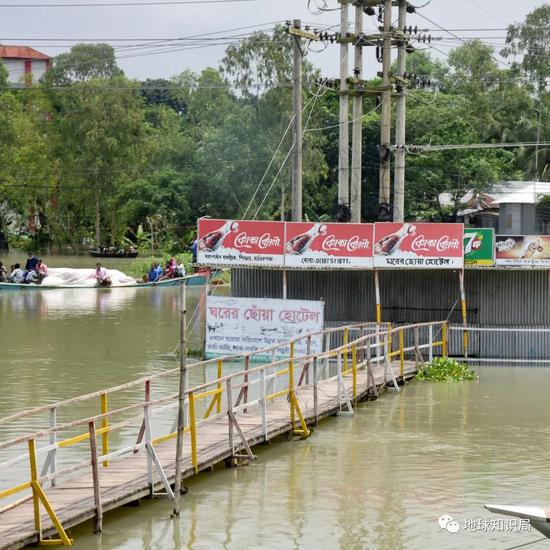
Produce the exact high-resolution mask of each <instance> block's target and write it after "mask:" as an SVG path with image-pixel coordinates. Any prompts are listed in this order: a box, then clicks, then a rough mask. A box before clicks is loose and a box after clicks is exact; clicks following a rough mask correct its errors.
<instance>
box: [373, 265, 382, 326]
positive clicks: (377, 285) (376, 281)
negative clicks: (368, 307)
mask: <svg viewBox="0 0 550 550" xmlns="http://www.w3.org/2000/svg"><path fill="white" fill-rule="evenodd" d="M374 296H375V299H376V323H377V324H378V325H379V324H380V323H381V322H382V304H381V303H380V280H379V278H378V271H376V269H375V270H374Z"/></svg>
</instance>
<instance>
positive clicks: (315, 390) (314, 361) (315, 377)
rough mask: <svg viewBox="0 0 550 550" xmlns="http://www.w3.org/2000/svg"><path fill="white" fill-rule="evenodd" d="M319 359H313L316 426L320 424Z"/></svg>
mask: <svg viewBox="0 0 550 550" xmlns="http://www.w3.org/2000/svg"><path fill="white" fill-rule="evenodd" d="M317 389H318V388H317V357H314V358H313V414H314V416H315V424H317V423H318V422H319V395H318V392H317Z"/></svg>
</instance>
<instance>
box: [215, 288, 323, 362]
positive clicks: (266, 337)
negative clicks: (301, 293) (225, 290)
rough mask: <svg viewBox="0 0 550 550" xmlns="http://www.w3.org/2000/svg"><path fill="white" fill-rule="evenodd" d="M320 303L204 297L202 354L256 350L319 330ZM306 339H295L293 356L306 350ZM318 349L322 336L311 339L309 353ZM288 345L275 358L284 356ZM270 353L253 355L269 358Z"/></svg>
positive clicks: (321, 309) (320, 318)
mask: <svg viewBox="0 0 550 550" xmlns="http://www.w3.org/2000/svg"><path fill="white" fill-rule="evenodd" d="M323 317H324V302H315V301H309V300H277V299H272V298H269V299H268V298H230V297H226V296H208V298H207V301H206V349H205V353H206V357H208V358H212V357H221V356H224V355H232V354H239V353H247V352H252V351H257V350H259V349H262V348H268V347H271V346H273V345H275V344H277V343H282V342H287V341H288V340H291V339H293V338H297V337H299V336H301V335H305V334H308V333H311V332H318V331H320V330H322V329H323ZM306 341H307V339H306V338H304V339H303V340H301V341H299V342H296V344H295V348H294V353H295V355H296V356H299V355H305V354H306V352H307V347H306V346H307V342H306ZM321 351H322V336H321V335H319V336H316V337H313V338H312V339H311V353H320V352H321ZM288 353H289V349H288V346H286V347H285V348H280V349H279V350H277V353H276V355H275V357H276V358H282V357H288ZM271 357H272V355H271V353H269V354H266V355H264V356H260V355H258V356H255V357H254V358H255V359H261V360H265V359H270V358H271Z"/></svg>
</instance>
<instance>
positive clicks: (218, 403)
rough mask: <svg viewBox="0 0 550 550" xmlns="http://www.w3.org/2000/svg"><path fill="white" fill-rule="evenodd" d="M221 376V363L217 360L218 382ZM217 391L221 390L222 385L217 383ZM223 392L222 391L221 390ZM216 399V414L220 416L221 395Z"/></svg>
mask: <svg viewBox="0 0 550 550" xmlns="http://www.w3.org/2000/svg"><path fill="white" fill-rule="evenodd" d="M222 376H223V361H222V360H221V359H218V380H219V379H220V378H221V377H222ZM217 387H218V389H219V390H222V383H221V382H218V386H217ZM222 391H223V390H222ZM216 399H217V400H218V402H217V404H216V412H217V413H218V414H220V413H221V412H222V394H221V393H219V394H218V395H217V396H216Z"/></svg>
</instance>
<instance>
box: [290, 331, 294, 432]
mask: <svg viewBox="0 0 550 550" xmlns="http://www.w3.org/2000/svg"><path fill="white" fill-rule="evenodd" d="M288 394H289V396H291V397H292V395H293V394H294V341H291V342H290V351H289V357H288ZM294 422H295V417H294V406H293V404H292V399H290V424H291V426H292V429H294Z"/></svg>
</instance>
